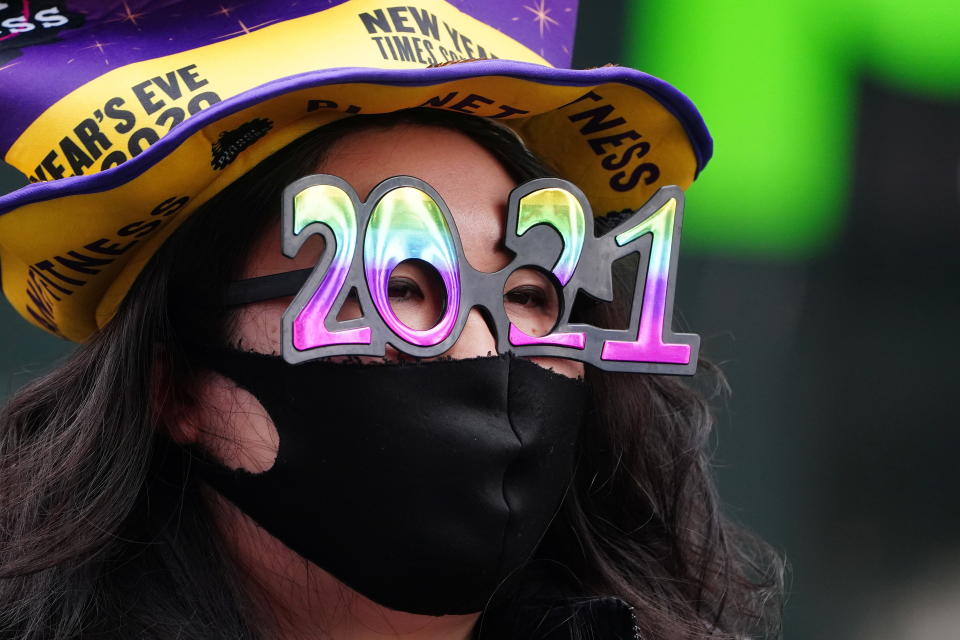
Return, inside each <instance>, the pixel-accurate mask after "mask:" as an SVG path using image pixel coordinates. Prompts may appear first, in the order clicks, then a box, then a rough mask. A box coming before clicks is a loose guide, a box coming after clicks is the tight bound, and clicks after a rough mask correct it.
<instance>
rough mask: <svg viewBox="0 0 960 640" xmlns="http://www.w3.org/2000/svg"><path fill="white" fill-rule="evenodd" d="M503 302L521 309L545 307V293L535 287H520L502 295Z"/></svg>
mask: <svg viewBox="0 0 960 640" xmlns="http://www.w3.org/2000/svg"><path fill="white" fill-rule="evenodd" d="M503 299H504V301H505V302H508V303H510V304H515V305H519V306H521V307H531V308H532V307H545V306H546V305H547V293H546V292H545V291H544V290H543V289H541V288H540V287H537V286H535V285H529V284H528V285H522V286H519V287H514V288H513V289H510V290H509V291H507V292H506V293H505V294H504V295H503Z"/></svg>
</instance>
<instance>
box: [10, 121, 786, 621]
mask: <svg viewBox="0 0 960 640" xmlns="http://www.w3.org/2000/svg"><path fill="white" fill-rule="evenodd" d="M400 122H405V123H410V124H419V125H429V126H441V127H447V128H451V129H455V130H457V131H460V132H462V133H464V134H466V135H468V136H470V137H471V138H473V139H474V140H476V141H478V142H479V143H480V144H482V145H483V146H484V147H485V148H487V149H488V150H490V151H491V152H492V153H493V154H494V155H495V156H496V157H497V158H498V159H499V160H500V161H501V162H502V163H503V165H504V166H505V167H506V168H507V170H508V171H509V172H510V173H511V174H512V175H513V177H514V178H515V179H516V180H517V181H518V182H523V181H525V180H528V179H531V178H534V177H541V176H550V175H554V172H553V171H552V170H550V168H549V167H547V166H546V165H545V164H544V163H543V162H542V161H541V160H539V159H538V158H536V157H535V156H534V155H532V154H531V153H530V152H529V151H528V150H527V149H526V148H525V147H524V146H523V144H522V143H521V142H520V141H519V140H518V139H517V138H516V137H515V136H514V135H513V134H512V133H511V132H509V131H508V130H506V129H505V128H503V127H501V126H499V125H496V124H493V123H491V122H489V121H486V120H483V119H480V118H475V117H469V116H463V115H459V114H454V113H449V112H443V111H437V110H424V109H418V110H411V111H408V112H401V113H398V114H387V115H383V116H357V117H354V118H348V119H345V120H341V121H338V122H337V123H334V124H332V125H328V126H326V127H323V128H320V129H318V130H316V131H314V132H312V133H310V134H308V135H306V136H304V137H302V138H300V139H298V140H296V141H294V142H293V143H291V144H290V145H288V146H287V147H285V148H284V149H282V150H281V151H279V152H277V153H276V154H274V155H273V156H271V157H270V158H268V159H267V160H265V161H264V162H262V163H261V164H259V165H258V166H257V167H256V168H254V169H253V170H251V171H250V172H248V173H247V174H246V175H245V176H243V177H242V178H240V179H239V180H238V181H237V182H236V183H234V184H233V185H231V186H230V187H228V188H226V189H225V190H223V191H222V192H221V193H220V194H218V195H217V196H215V197H214V198H213V199H212V200H211V201H209V202H208V203H207V204H205V205H204V206H203V207H201V209H200V210H198V211H197V212H196V213H195V214H194V215H192V216H191V217H190V218H189V219H188V220H186V221H185V222H184V224H183V225H182V227H181V228H180V229H178V230H177V232H176V233H174V234H173V236H172V237H171V238H170V239H169V240H168V241H167V242H166V243H165V244H164V246H163V247H161V249H160V250H159V251H158V252H157V254H156V255H155V256H154V257H153V258H152V259H151V260H150V262H149V263H148V264H147V265H146V267H145V268H144V270H143V272H142V274H141V275H140V277H139V278H138V279H137V281H136V283H135V284H134V286H133V287H132V289H131V291H130V292H129V294H128V295H127V296H126V298H125V300H124V301H123V303H122V304H121V306H120V309H119V310H118V312H117V314H116V316H115V317H114V319H113V320H111V321H110V323H108V324H107V326H106V327H104V328H103V329H102V330H101V331H99V332H98V333H96V334H95V335H94V336H93V337H92V338H91V339H90V340H89V341H88V342H86V343H85V344H82V345H80V346H79V347H78V348H77V349H76V350H75V351H74V352H73V353H72V354H71V355H70V356H69V357H68V358H67V359H66V360H65V361H64V362H63V363H62V364H61V365H59V366H58V367H57V368H55V369H54V370H53V371H51V372H50V373H49V374H47V375H45V376H44V377H42V378H40V379H38V380H36V381H34V382H33V383H31V384H30V385H28V386H26V387H25V388H23V389H21V390H20V391H19V392H17V393H16V394H15V395H14V396H13V397H12V398H11V399H10V401H9V403H8V404H7V405H6V406H5V407H4V408H3V409H2V412H0V638H2V639H6V638H11V639H12V638H18V639H23V640H40V639H43V640H74V639H79V638H103V639H104V640H106V639H117V640H119V639H121V638H123V639H128V638H143V639H150V638H155V639H157V640H160V639H164V640H166V639H168V638H173V637H176V638H180V639H182V640H216V639H221V640H228V639H229V640H237V639H250V640H254V639H255V638H259V637H260V632H259V631H258V628H257V624H258V623H257V621H256V620H254V619H253V617H252V614H251V613H250V612H251V611H252V610H253V607H252V606H251V603H252V600H251V595H250V593H249V591H248V588H247V586H246V582H245V577H244V576H243V575H242V574H241V572H240V570H239V569H238V568H237V566H236V563H235V562H233V561H232V560H231V558H229V557H228V555H227V554H226V552H225V551H224V548H223V547H224V545H223V544H222V542H221V539H220V534H219V532H218V530H217V528H216V526H215V524H214V521H213V517H212V515H211V511H210V508H209V506H208V504H207V501H206V500H205V499H204V496H203V494H202V493H201V484H200V481H199V480H198V479H197V478H196V476H195V474H193V473H191V460H190V457H189V456H188V455H185V454H184V453H183V451H181V450H180V449H179V448H177V447H176V446H174V445H172V444H171V442H170V440H169V439H168V438H167V437H166V435H165V433H164V425H163V424H162V420H161V418H160V416H162V415H163V414H164V410H165V408H167V407H170V406H177V405H178V404H179V403H183V402H191V401H192V398H191V397H190V392H191V383H192V381H193V380H195V376H196V375H197V373H198V371H197V370H195V369H194V366H193V365H192V364H191V359H190V357H189V346H188V345H189V344H195V343H196V342H198V341H199V342H202V343H206V344H216V343H218V342H219V343H222V342H223V341H224V336H225V335H226V334H227V330H228V323H229V316H228V315H226V314H225V313H224V312H223V309H222V306H221V305H220V303H219V301H220V296H219V293H220V292H222V291H223V289H224V287H225V286H226V284H227V283H229V282H230V281H232V280H235V279H237V277H238V276H239V274H240V270H241V268H242V266H243V263H242V261H243V259H244V256H245V252H244V250H243V249H244V248H247V247H250V246H252V244H253V242H254V241H255V239H256V238H257V237H258V236H259V235H260V234H261V233H262V232H263V230H264V229H265V228H266V226H267V225H268V224H270V223H271V221H273V220H275V219H276V218H275V217H276V215H277V212H278V203H279V202H280V194H281V191H282V188H283V187H284V186H285V185H286V184H288V183H289V182H291V181H292V180H293V179H295V178H297V177H300V176H301V175H304V174H306V173H310V172H311V171H312V170H313V168H314V167H316V166H317V165H318V164H319V162H320V161H321V160H322V157H323V154H324V152H325V151H326V149H328V148H329V147H330V146H331V145H332V144H333V143H334V142H335V141H336V140H338V139H340V138H341V137H343V136H344V135H346V134H348V133H350V132H352V131H358V130H362V129H365V128H370V127H389V126H394V125H396V124H397V123H400ZM238 221H242V223H238ZM227 222H229V223H227ZM621 280H622V279H618V282H620V285H619V286H621V287H625V288H626V287H630V286H631V285H630V283H628V282H623V281H621ZM619 298H620V299H628V298H629V296H623V295H621V296H620V297H619ZM627 311H628V310H625V309H623V308H620V307H617V306H615V305H597V306H593V307H589V308H585V309H583V310H582V311H579V313H581V314H582V316H583V317H582V318H581V319H583V320H585V321H588V322H594V323H595V324H597V325H599V326H614V325H616V324H617V323H618V322H621V321H622V319H623V314H624V313H626V312H627ZM587 382H588V384H589V385H590V389H591V393H592V394H593V396H594V405H595V406H596V407H598V408H599V409H598V410H597V411H595V412H594V413H593V414H592V416H591V418H590V424H588V425H587V428H586V429H585V433H584V436H583V442H582V457H581V460H580V463H579V465H578V469H577V474H576V477H575V480H574V483H573V486H572V487H571V490H570V492H569V494H568V496H567V498H566V500H565V502H564V505H563V508H562V511H561V513H560V514H559V516H558V517H557V519H556V520H555V521H554V524H553V525H552V526H551V529H550V531H549V532H548V534H547V536H546V537H545V539H544V540H543V542H542V545H541V549H540V551H539V552H538V557H539V559H540V560H542V561H545V562H550V563H552V564H554V565H556V566H559V567H562V568H563V571H564V573H565V574H566V575H567V576H568V577H569V579H570V582H571V584H572V585H573V588H574V589H575V590H576V591H577V592H578V593H579V594H580V595H582V596H584V597H589V596H594V595H612V596H617V597H619V598H622V599H623V600H625V601H626V602H627V603H628V604H629V605H630V606H632V607H633V608H634V613H635V617H636V620H637V623H638V631H639V633H640V636H639V637H643V638H647V639H648V640H665V639H668V638H669V639H672V638H684V639H694V638H707V637H709V638H725V639H729V640H733V639H735V638H742V637H746V636H748V635H749V636H750V637H775V636H778V635H779V616H780V598H781V590H782V571H783V565H782V562H781V561H780V559H779V558H778V557H777V555H776V554H775V553H773V552H772V551H771V550H770V549H769V548H768V547H767V546H766V545H764V544H763V543H762V542H759V541H758V540H756V539H755V538H753V537H752V536H750V535H749V534H747V533H745V532H744V531H742V530H741V529H740V528H738V527H736V526H735V525H733V524H731V523H730V522H729V521H727V520H726V519H725V518H724V517H723V515H722V514H721V513H720V510H719V508H718V499H717V495H716V491H715V488H714V483H713V480H712V477H711V473H710V468H709V460H708V449H709V446H708V445H709V434H710V430H711V425H712V419H711V415H710V411H709V407H708V404H707V401H706V400H705V398H704V397H703V396H702V395H701V394H699V393H698V392H696V391H695V390H693V388H691V387H690V386H688V385H687V384H686V383H685V382H684V381H682V380H680V379H677V378H674V377H664V376H654V375H631V374H615V373H606V372H602V371H597V370H590V371H589V372H588V375H587ZM583 635H584V637H586V630H585V631H584V634H583Z"/></svg>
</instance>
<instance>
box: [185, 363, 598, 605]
mask: <svg viewBox="0 0 960 640" xmlns="http://www.w3.org/2000/svg"><path fill="white" fill-rule="evenodd" d="M204 364H206V365H207V366H209V367H210V368H211V369H213V370H215V371H217V372H219V373H221V374H223V375H224V376H226V377H228V378H230V379H232V380H233V381H235V382H236V383H237V384H238V385H239V386H240V387H242V388H244V389H246V390H248V391H250V393H252V394H253V395H254V396H255V397H256V398H257V399H258V400H259V401H260V402H261V403H262V404H263V406H264V408H265V409H266V410H267V412H268V413H269V415H270V417H271V418H272V420H273V422H274V424H275V425H276V427H277V431H278V433H279V435H280V446H279V452H278V454H277V459H276V463H275V464H274V466H273V467H272V468H270V469H269V470H268V471H265V472H263V473H257V474H253V473H248V472H246V471H242V470H230V469H226V468H225V467H223V466H222V465H220V464H218V463H216V462H212V461H210V460H209V458H208V459H207V462H204V463H202V464H201V465H200V466H201V469H202V471H203V473H204V476H205V479H206V480H207V481H208V482H209V483H210V484H211V485H213V486H214V487H215V488H216V489H217V490H218V491H219V492H220V493H221V494H223V495H224V496H225V497H226V498H227V499H229V500H230V501H231V502H233V503H234V504H235V505H236V506H237V507H238V508H239V509H241V510H242V511H243V512H244V513H246V514H247V515H249V516H250V517H251V518H253V520H254V521H256V522H257V523H258V524H259V525H260V526H261V527H263V528H264V529H265V530H266V531H268V532H269V533H270V534H271V535H273V536H274V537H276V538H277V539H279V540H280V541H281V542H283V543H284V544H285V545H287V546H288V547H289V548H290V549H292V550H293V551H295V552H296V553H298V554H300V555H301V556H303V557H304V558H307V559H309V560H311V561H312V562H314V563H316V564H317V565H319V566H320V567H322V568H323V569H325V570H327V571H329V572H330V573H332V574H333V575H334V576H336V577H337V578H338V579H339V580H341V581H342V582H344V583H345V584H346V585H348V586H349V587H351V588H352V589H354V590H356V591H358V592H359V593H361V594H363V595H364V596H366V597H367V598H369V599H371V600H373V601H374V602H377V603H378V604H381V605H383V606H385V607H388V608H390V609H396V610H400V611H408V612H411V613H420V614H429V615H442V614H460V613H471V612H476V611H480V610H482V609H483V608H484V606H485V605H486V603H487V601H488V600H489V598H490V596H491V595H493V594H494V593H495V592H496V590H497V588H498V587H499V586H500V585H501V584H502V582H503V581H504V580H505V579H506V578H508V577H509V576H510V575H511V574H512V573H513V572H515V571H516V570H517V569H519V568H520V567H522V566H523V564H524V563H525V562H526V561H527V560H528V559H529V558H530V557H531V555H532V554H533V552H534V550H535V549H536V547H537V543H538V542H539V540H540V538H541V537H542V536H543V534H544V533H545V532H546V530H547V528H548V526H549V524H550V522H551V520H552V519H553V517H554V515H555V514H556V513H557V510H558V509H559V506H560V503H561V501H562V499H563V496H564V493H565V491H566V489H567V487H568V485H569V483H570V479H571V477H572V474H573V467H574V462H575V453H576V441H577V437H578V431H579V427H580V424H581V422H582V419H583V415H584V409H585V404H586V393H585V385H584V384H583V383H582V382H578V381H576V380H571V379H569V378H566V377H564V376H561V375H558V374H555V373H553V372H551V371H548V370H547V369H544V368H542V367H540V366H538V365H536V364H533V363H531V362H529V361H525V360H521V359H517V358H514V357H512V356H499V357H492V358H491V357H488V358H477V359H473V360H446V361H437V362H426V363H418V364H374V365H360V364H338V363H330V362H323V361H317V362H310V363H307V364H302V365H289V364H287V363H285V362H284V361H283V360H282V359H280V358H279V357H274V356H267V355H261V354H256V353H244V352H241V351H217V352H213V353H207V354H205V355H204Z"/></svg>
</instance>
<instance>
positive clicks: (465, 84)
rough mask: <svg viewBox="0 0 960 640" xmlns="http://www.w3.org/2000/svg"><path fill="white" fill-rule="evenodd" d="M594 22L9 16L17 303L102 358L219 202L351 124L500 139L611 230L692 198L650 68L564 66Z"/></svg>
mask: <svg viewBox="0 0 960 640" xmlns="http://www.w3.org/2000/svg"><path fill="white" fill-rule="evenodd" d="M575 20H576V3H575V1H574V0H526V1H525V2H509V1H506V0H499V1H495V0H483V1H471V0H459V1H457V0H448V1H445V0H410V1H408V2H405V3H403V4H399V3H396V2H389V1H383V0H340V1H336V0H330V1H327V0H301V1H299V2H294V1H289V2H277V1H271V2H262V1H261V2H247V3H242V4H241V3H239V2H238V3H237V6H233V5H231V4H229V3H228V2H215V1H212V0H179V1H169V0H168V1H166V2H136V1H134V0H129V1H121V2H109V1H103V0H67V1H66V2H44V3H37V2H28V1H27V0H23V1H21V2H0V96H2V98H0V99H2V102H0V104H2V118H0V153H2V154H3V156H4V159H5V160H6V161H7V162H9V163H10V164H11V165H13V166H15V167H17V168H18V169H20V170H21V171H23V172H24V173H25V174H26V175H27V176H28V177H29V179H30V181H31V183H32V184H30V185H28V186H26V187H23V188H22V189H19V190H18V191H15V192H14V193H11V194H9V195H7V196H4V197H2V198H0V272H2V284H3V290H4V293H5V295H6V296H7V298H8V299H9V300H10V302H11V303H12V305H13V306H14V307H15V308H16V309H17V311H18V312H19V313H20V314H21V315H23V317H24V318H26V319H27V320H28V321H30V322H32V323H33V324H35V325H37V326H38V327H41V328H43V329H45V330H47V331H49V332H51V333H53V334H56V335H59V336H62V337H64V338H67V339H70V340H75V341H83V340H85V339H87V338H88V337H89V336H90V335H91V334H93V333H94V332H95V331H97V330H98V329H99V328H101V327H103V326H104V325H105V324H106V323H107V322H109V320H110V318H111V317H112V316H113V315H114V313H115V312H116V309H117V307H118V305H119V303H120V301H121V300H122V299H123V297H124V296H125V295H126V293H127V291H128V290H129V288H130V286H131V284H132V283H133V281H134V280H135V279H136V277H137V275H138V274H139V272H140V270H141V269H142V267H143V266H144V264H146V262H147V261H148V260H149V258H150V257H151V256H152V255H153V254H154V252H155V251H156V250H157V248H158V247H159V246H160V245H161V244H162V243H163V242H164V240H165V239H166V238H167V237H169V235H170V234H171V233H172V232H173V231H174V230H175V229H176V227H177V226H178V225H179V224H180V223H182V222H183V220H185V219H186V218H187V217H188V216H189V215H190V214H191V213H192V212H193V211H195V210H196V209H197V208H198V207H199V206H200V205H202V204H203V203H204V202H206V201H208V200H209V199H210V198H211V197H212V196H214V195H215V194H216V193H218V192H219V191H221V190H222V189H224V188H225V187H226V186H227V185H229V184H230V183H231V182H233V181H234V180H236V179H237V178H238V177H240V176H242V175H243V174H244V173H245V172H247V171H248V170H249V169H251V168H252V167H254V166H255V165H256V164H258V163H259V162H260V161H262V160H263V159H264V158H266V157H267V156H269V155H270V154H272V153H273V152H275V151H277V150H278V149H280V148H282V147H283V146H285V145H286V144H288V143H289V142H291V141H292V140H294V139H296V138H297V137H299V136H301V135H303V134H305V133H307V132H309V131H311V130H313V129H315V128H317V127H319V126H323V125H324V124H327V123H330V122H332V121H334V120H337V119H340V118H344V117H350V116H352V115H354V114H374V113H386V112H392V111H398V110H402V109H407V108H411V107H428V108H435V109H447V110H452V111H457V112H461V113H468V114H473V115H476V116H483V117H488V118H492V119H495V120H499V121H501V122H503V123H504V124H505V125H507V126H509V127H511V128H512V129H514V130H515V131H517V132H518V133H519V134H520V136H521V137H522V139H523V140H524V141H525V143H526V144H527V145H528V146H529V147H530V148H531V150H533V151H534V152H535V153H537V154H538V155H540V156H542V157H543V158H545V159H546V160H547V161H548V162H549V163H550V164H552V165H553V166H554V167H555V168H556V169H557V170H558V171H559V172H560V173H561V175H563V176H564V177H565V178H567V179H569V180H571V181H572V182H574V183H576V184H577V185H578V186H579V187H580V188H581V189H582V190H583V191H584V192H585V193H586V195H587V197H588V198H589V200H590V203H591V206H592V208H593V211H594V212H595V214H597V215H603V214H605V213H607V212H610V211H620V210H623V209H627V208H631V209H635V208H638V207H639V206H640V205H642V204H643V203H644V202H645V201H646V200H647V199H648V198H649V197H650V196H651V195H652V194H653V193H654V192H655V191H656V190H657V189H658V188H660V187H662V186H666V185H679V186H680V187H682V188H686V187H687V186H689V185H690V184H691V183H692V182H693V180H694V179H695V177H696V176H697V174H698V173H699V172H700V171H701V170H702V169H703V168H704V166H705V165H706V163H707V162H708V160H709V159H710V156H711V154H712V141H711V139H710V136H709V134H708V132H707V129H706V126H705V125H704V122H703V120H702V118H701V117H700V114H699V113H698V111H697V109H696V108H695V107H694V105H693V104H692V103H691V102H690V101H689V100H688V99H687V98H686V97H685V96H684V95H683V94H682V93H680V92H679V91H677V90H676V89H675V88H673V87H672V86H670V85H669V84H667V83H666V82H664V81H662V80H659V79H657V78H655V77H653V76H650V75H648V74H645V73H642V72H640V71H637V70H634V69H629V68H624V67H615V66H607V67H600V68H595V69H587V70H570V69H565V68H562V67H565V66H567V65H569V61H570V50H571V48H572V40H573V30H574V23H575ZM454 63H455V64H454ZM361 195H363V194H361ZM238 215H242V212H238Z"/></svg>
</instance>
